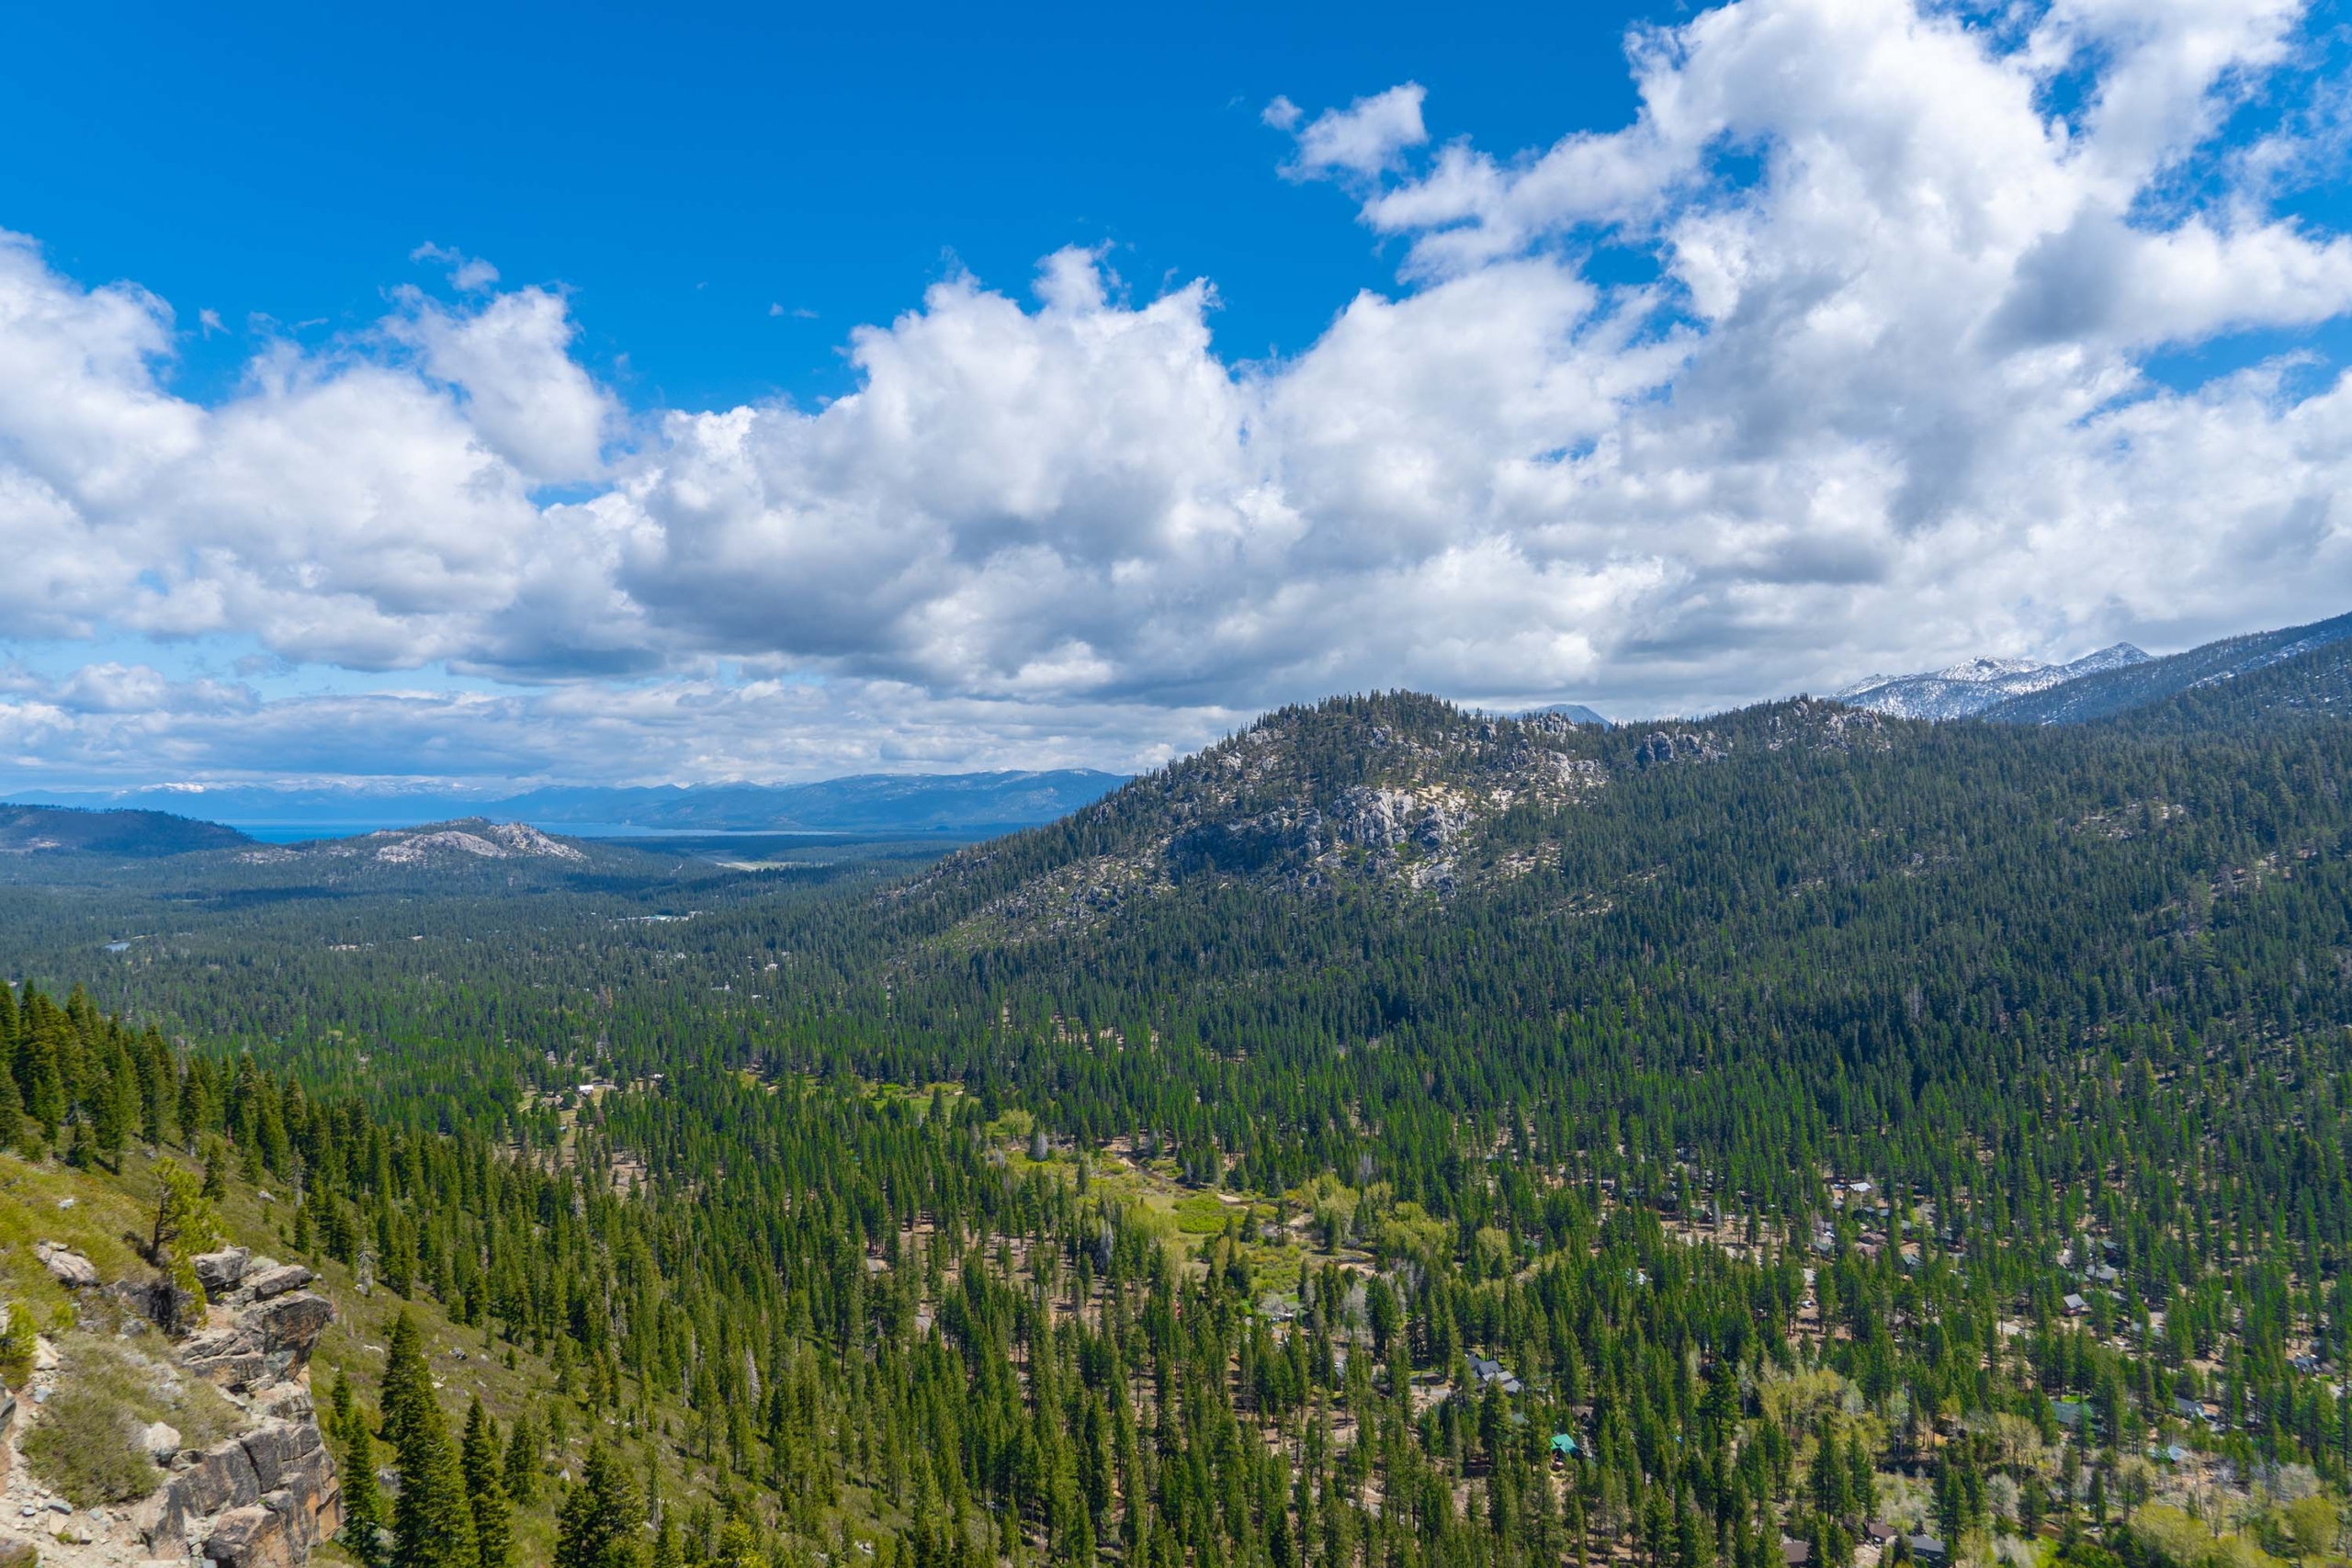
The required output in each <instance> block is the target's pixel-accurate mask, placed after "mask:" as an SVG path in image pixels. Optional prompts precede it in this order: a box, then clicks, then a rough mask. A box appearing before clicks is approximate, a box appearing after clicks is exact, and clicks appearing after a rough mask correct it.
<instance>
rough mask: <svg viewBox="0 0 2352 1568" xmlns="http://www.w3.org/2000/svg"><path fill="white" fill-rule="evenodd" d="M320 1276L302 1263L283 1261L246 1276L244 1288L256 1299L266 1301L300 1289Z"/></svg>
mask: <svg viewBox="0 0 2352 1568" xmlns="http://www.w3.org/2000/svg"><path fill="white" fill-rule="evenodd" d="M317 1278H318V1276H317V1275H316V1274H313V1273H312V1272H311V1270H310V1269H305V1268H303V1267H302V1266H301V1265H300V1263H281V1264H279V1265H277V1267H276V1268H274V1269H256V1270H254V1271H253V1272H252V1273H249V1274H247V1275H246V1276H245V1281H244V1289H245V1290H247V1291H249V1292H252V1293H253V1298H254V1300H255V1301H257V1302H266V1301H268V1300H270V1299H271V1298H272V1297H275V1296H282V1295H284V1294H286V1292H288V1291H299V1290H300V1289H301V1288H302V1287H303V1286H305V1285H307V1284H309V1283H310V1282H311V1280H315V1279H317Z"/></svg>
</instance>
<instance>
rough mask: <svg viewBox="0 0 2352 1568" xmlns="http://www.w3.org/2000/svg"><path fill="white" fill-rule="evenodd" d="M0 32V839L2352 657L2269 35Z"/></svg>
mask: <svg viewBox="0 0 2352 1568" xmlns="http://www.w3.org/2000/svg"><path fill="white" fill-rule="evenodd" d="M10 34H11V36H10V42H11V48H10V49H9V50H8V51H6V61H5V62H0V539H5V540H6V543H8V544H9V545H10V546H11V547H12V549H13V552H14V557H15V581H14V582H13V584H12V594H11V604H12V611H13V613H12V615H10V617H9V618H8V620H7V622H6V626H5V627H0V789H5V788H10V787H24V786H27V785H31V784H40V785H44V786H47V787H67V786H69V785H74V784H115V783H119V784H130V783H145V782H163V781H202V780H215V781H221V782H230V781H236V782H270V781H286V782H300V783H305V784H311V783H319V782H335V781H341V782H345V783H350V784H356V785H361V786H368V787H374V786H379V785H380V786H393V785H399V784H405V783H413V782H435V781H451V782H464V783H468V784H518V785H521V784H531V783H537V782H575V781H576V782H602V781H612V782H654V781H660V780H674V781H692V780H703V779H722V778H729V779H731V778H758V779H790V778H806V777H815V776H823V775H826V774H832V773H848V772H861V771H874V770H877V769H878V770H924V771H934V770H943V769H958V768H971V767H1005V766H1013V767H1018V766H1035V767H1046V766H1061V765H1091V766H1102V767H1109V768H1118V769H1132V768H1136V767H1140V766H1147V765H1149V764H1150V763H1152V762H1154V761H1158V760H1159V759H1161V758H1164V757H1166V756H1168V755H1170V754H1171V753H1172V752H1174V751H1177V750H1184V749H1187V748H1189V747H1191V746H1193V745H1195V744H1198V743H1199V742H1200V741H1202V740H1204V739H1209V738H1211V737H1214V736H1215V735H1216V734H1220V733H1223V732H1224V731H1226V730H1227V729H1228V728H1231V727H1233V726H1234V725H1236V724H1238V723H1239V722H1242V721H1245V720H1246V719H1247V717H1248V716H1250V715H1251V714H1253V713H1255V712H1257V711H1260V710H1261V709H1262V708H1263V707H1264V706H1266V705H1272V704H1274V703H1279V702H1283V701H1290V700H1296V699H1300V698H1311V697H1314V696H1317V695H1321V694H1327V693H1329V692H1334V691H1341V690H1352V689H1362V688H1365V687H1372V686H1392V685H1408V686H1414V687H1419V688H1424V689H1430V690H1435V691H1439V692H1442V693H1444V694H1448V695H1452V696H1455V697H1459V698H1463V699H1464V700H1470V701H1476V702H1484V703H1489V704H1496V705H1508V704H1519V703H1526V704H1533V703H1539V702H1547V701H1556V700H1564V699H1565V700H1580V701H1586V702H1590V703H1592V704H1594V705H1597V706H1599V707H1600V708H1601V709H1602V710H1603V711H1605V712H1610V713H1611V714H1614V715H1617V716H1644V715H1649V714H1657V713H1666V712H1693V711H1702V710H1705V709H1708V708H1712V707H1719V706H1723V705H1730V704H1734V703H1738V702H1743V701H1749V700H1754V699H1757V698H1760V697H1764V696H1769V695H1773V694H1781V693H1786V692H1791V691H1795V690H1800V689H1810V690H1824V689H1830V688H1834V687H1835V686H1836V685H1838V684H1839V683H1840V682H1844V681H1848V680H1851V679H1854V678H1856V677H1859V676H1860V675H1862V674H1864V673H1866V672H1869V671H1893V670H1905V669H1917V668H1931V667H1935V666H1937V665H1939V664H1942V663H1945V662H1950V661H1952V660H1957V659H1959V658H1962V657H1964V656H1967V655H1971V654H1976V653H1989V654H1996V655H2029V656H2035V657H2042V658H2051V659H2064V658H2070V657H2073V656H2075V655H2077V654H2079V653H2081V652H2084V651H2086V650H2087V649H2091V648H2094V647H2098V646H2101V645H2103V644H2105V643H2108V642H2111V641H2115V640H2118V639H2120V638H2129V639H2131V640H2133V641H2136V642H2139V643H2141V644H2142V645H2143V646H2145V647H2148V648H2150V649H2156V650H2159V651H2161V650H2164V649H2169V648H2176V647H2180V646H2185V645H2187V644H2188V643H2191V642H2195V641H2199V640H2202V639H2204V638H2206V637H2212V636H2217V635H2222V634H2225V633H2228V632H2232V631H2237V630H2244V629H2248V628H2250V627H2253V626H2266V625H2277V624H2282V623H2287V622H2292V621H2296V620H2301V619H2311V618H2317V617H2319V616H2321V615H2327V614H2332V613H2336V612H2340V611H2341V610H2343V609H2344V608H2346V604H2345V601H2346V599H2347V598H2352V515H2347V511H2346V507H2347V503H2346V502H2344V501H2343V500H2342V499H2340V498H2341V497H2343V496H2345V495H2347V494H2352V387H2347V384H2346V380H2345V366H2346V355H2347V352H2348V351H2352V330H2347V323H2352V239H2347V238H2346V231H2347V230H2352V195H2347V192H2352V180H2347V179H2346V177H2345V176H2346V172H2347V171H2346V148H2347V144H2352V86H2347V83H2352V44H2347V34H2352V29H2347V28H2346V27H2345V25H2344V23H2343V20H2342V18H2341V17H2340V16H2339V15H2338V14H2337V13H2336V12H2335V10H2333V9H2329V8H2324V7H2323V8H2315V9H2314V8H2305V7H2302V6H2297V5H2295V4H2292V3H2291V0H2165V3H2163V4H2158V3H2157V0H2049V3H2045V4H2023V5H2018V6H2007V7H2004V8H2001V9H1999V10H1997V11H1996V10H1992V9H1987V8H1973V7H1959V8H1952V7H1942V6H1918V5H1916V4H1914V3H1913V0H1736V3H1735V4H1730V5H1725V6H1716V7H1712V8H1709V7H1697V8H1693V7H1689V6H1673V7H1659V8H1656V9H1652V10H1646V11H1640V10H1636V11H1627V10H1600V9H1596V8H1578V7H1546V8H1533V7H1512V6H1456V7H1450V8H1448V9H1447V10H1446V11H1445V12H1444V13H1443V14H1442V15H1439V16H1433V15H1431V14H1430V13H1429V12H1428V11H1427V9H1426V8H1420V9H1417V10H1414V11H1407V10H1404V9H1403V8H1379V7H1369V8H1367V7H1351V8H1347V9H1345V10H1330V9H1309V8H1295V9H1292V10H1288V11H1285V12H1283V13H1282V14H1279V15H1271V16H1270V15H1268V14H1267V13H1266V12H1265V11H1264V10H1263V9H1262V8H1254V7H1253V8H1250V9H1248V10H1244V9H1242V8H1239V7H1227V8H1222V9H1202V10H1195V11H1193V12H1189V13H1187V14H1185V15H1184V16H1183V17H1181V18H1171V17H1166V16H1159V15H1149V14H1142V13H1127V12H1106V11H1103V10H1101V9H1099V8H1096V9H1089V10H1083V11H1081V10H1077V9H1074V8H1073V9H1069V10H1065V11H1061V12H1058V13H1057V12H1047V11H1041V10H1031V11H1028V12H1024V13H1023V15H1022V16H1021V17H1019V18H1018V19H1017V21H1015V22H1013V23H1012V24H1007V23H1005V22H1004V21H1002V20H1001V19H1000V18H998V17H991V16H989V15H985V14H981V13H975V12H973V11H971V10H969V9H968V8H962V9H955V10H948V9H941V10H937V11H921V10H910V11H904V12H898V13H891V14H884V13H882V12H879V11H876V10H872V9H870V8H869V9H865V10H851V11H846V12H837V13H832V14H826V15H812V16H809V17H774V16H768V15H764V14H756V15H752V14H747V15H734V14H729V13H726V12H720V11H710V12H705V13H703V14H701V15H699V16H696V17H668V16H663V17H653V16H650V15H649V14H646V13H644V12H642V11H641V10H630V11H623V10H618V9H602V8H581V7H569V8H555V7H547V8H527V9H526V8H518V7H499V6H471V7H468V8H465V9H458V8H455V7H450V8H444V9H433V8H408V9H404V10H402V11H401V13H399V15H398V16H397V17H382V16H375V17H362V16H358V15H356V14H352V15H345V14H336V13H332V12H326V13H322V12H320V11H318V10H316V9H315V8H301V9H298V8H294V7H281V8H277V9H274V10H273V9H263V8H243V9H241V10H240V11H239V13H238V14H237V16H236V17H234V18H233V19H228V20H224V19H222V18H221V17H218V16H208V15H201V14H197V13H191V12H188V11H187V9H186V8H170V9H166V8H162V7H153V8H151V7H107V6H92V7H83V8H78V9H68V8H58V7H51V8H47V9H45V10H39V11H33V12H28V13H25V14H23V15H20V16H17V17H12V18H11V23H10Z"/></svg>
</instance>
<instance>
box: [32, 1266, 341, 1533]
mask: <svg viewBox="0 0 2352 1568" xmlns="http://www.w3.org/2000/svg"><path fill="white" fill-rule="evenodd" d="M59 1259H68V1260H70V1261H69V1262H67V1263H66V1265H65V1268H66V1269H67V1270H68V1271H70V1272H72V1273H74V1275H75V1276H76V1277H77V1288H79V1284H86V1285H88V1286H92V1287H95V1286H96V1285H97V1284H98V1283H99V1280H98V1279H97V1274H96V1269H95V1268H91V1267H90V1265H89V1260H88V1259H87V1258H82V1257H81V1256H80V1255H79V1254H78V1253H71V1252H67V1251H66V1250H65V1249H62V1248H54V1249H47V1248H45V1249H43V1250H42V1252H41V1260H42V1262H43V1264H44V1265H45V1266H47V1267H48V1268H49V1269H50V1271H51V1273H52V1274H55V1275H56V1276H57V1277H58V1278H59V1279H61V1280H64V1279H66V1278H67V1274H66V1272H61V1271H60V1264H59ZM192 1261H193V1264H194V1266H195V1269H196V1273H197V1278H198V1280H199V1281H200V1282H201V1283H202V1284H203V1286H204V1290H205V1294H206V1295H207V1296H208V1297H209V1299H210V1301H211V1303H212V1306H211V1309H210V1311H209V1314H205V1316H206V1318H207V1319H208V1321H206V1322H204V1323H203V1325H202V1326H200V1327H199V1328H198V1330H197V1332H195V1333H192V1334H189V1335H188V1336H187V1337H185V1338H183V1339H181V1340H180V1341H179V1342H178V1343H177V1344H176V1345H175V1346H173V1347H172V1348H171V1351H170V1356H171V1359H172V1360H173V1361H175V1362H176V1363H177V1371H182V1372H187V1373H191V1374H194V1375H196V1376H198V1377H202V1378H204V1379H206V1380H208V1381H209V1382H213V1383H215V1384H216V1385H218V1386H219V1387H220V1390H221V1391H222V1393H224V1394H225V1395H226V1396H227V1397H228V1399H229V1401H230V1403H231V1404H233V1405H235V1406H237V1408H238V1409H239V1410H240V1411H242V1412H243V1426H242V1429H241V1430H239V1431H237V1432H236V1433H234V1434H233V1435H232V1436H230V1437H228V1438H222V1439H221V1440H220V1441H219V1442H216V1443H214V1444H212V1445H211V1446H210V1447H209V1448H207V1449H205V1450H201V1451H197V1450H185V1449H182V1448H181V1447H180V1446H179V1445H180V1435H179V1433H177V1432H176V1431H174V1430H173V1429H172V1428H171V1427H169V1426H166V1425H164V1424H163V1423H161V1422H158V1423H155V1424H153V1425H152V1426H149V1427H144V1428H141V1429H140V1430H138V1431H137V1432H136V1433H135V1434H129V1435H127V1437H128V1438H135V1441H136V1444H137V1446H138V1447H139V1448H140V1450H141V1451H142V1452H143V1453H145V1454H147V1455H148V1456H149V1457H150V1458H152V1459H153V1460H154V1461H155V1462H156V1463H157V1464H158V1465H159V1466H160V1467H161V1468H162V1470H163V1471H164V1478H163V1481H162V1483H161V1484H160V1485H159V1486H158V1487H157V1488H156V1489H155V1491H153V1493H150V1494H149V1495H147V1496H146V1497H144V1498H142V1499H141V1500H140V1501H139V1502H137V1503H134V1504H131V1505H130V1506H127V1507H119V1508H107V1509H93V1510H90V1511H89V1512H87V1513H76V1512H75V1511H74V1508H73V1506H72V1505H71V1504H69V1503H67V1502H66V1501H65V1500H64V1499H62V1498H58V1497H54V1496H51V1495H50V1494H48V1492H47V1491H46V1489H45V1488H42V1487H41V1486H40V1483H38V1482H37V1481H35V1480H34V1479H33V1478H32V1477H31V1475H30V1474H29V1472H28V1471H27V1470H26V1469H25V1467H24V1466H23V1465H22V1464H21V1463H18V1462H17V1461H18V1458H19V1448H20V1443H21V1440H22V1438H23V1436H24V1433H25V1432H26V1431H27V1430H28V1429H29V1427H30V1426H31V1425H32V1424H34V1423H37V1422H38V1421H40V1419H41V1418H42V1417H41V1413H40V1407H39V1401H38V1400H35V1401H34V1402H32V1403H30V1404H27V1405H25V1406H23V1407H19V1406H18V1405H17V1404H16V1402H15V1400H14V1398H13V1397H12V1396H10V1395H7V1394H6V1393H5V1392H0V1485H5V1487H6V1493H7V1500H8V1502H9V1503H10V1504H11V1505H12V1506H10V1507H9V1508H8V1509H7V1510H6V1513H7V1514H8V1516H9V1517H7V1518H6V1520H5V1521H4V1522H5V1524H6V1526H10V1527H14V1526H17V1525H18V1524H19V1523H20V1522H21V1521H20V1520H19V1519H18V1518H17V1517H16V1516H18V1515H20V1514H21V1515H22V1517H23V1519H24V1520H32V1519H39V1520H40V1526H39V1529H38V1532H37V1533H38V1535H39V1538H40V1561H41V1562H43V1563H44V1564H47V1565H48V1568H100V1565H101V1564H104V1565H107V1568H116V1565H119V1564H124V1563H130V1562H172V1563H194V1562H210V1563H213V1564H216V1565H217V1568H302V1565H303V1564H305V1563H307V1562H309V1561H310V1559H311V1548H312V1547H314V1546H316V1545H317V1544H318V1543H319V1542H320V1541H322V1540H326V1539H328V1538H330V1537H331V1536H333V1535H334V1532H335V1531H336V1530H337V1529H340V1528H341V1527H342V1524H343V1492H342V1487H341V1485H340V1483H338V1481H337V1478H336V1475H335V1465H334V1454H333V1452H332V1450H330V1449H329V1448H328V1447H327V1445H326V1443H325V1441H324V1439H323V1438H322V1437H321V1435H320V1432H319V1427H318V1422H317V1419H316V1416H315V1410H314V1406H313V1404H312V1402H311V1390H310V1360H311V1350H312V1349H313V1348H315V1347H316V1346H317V1344H318V1342H319V1336H320V1335H321V1334H322V1333H323V1332H324V1331H325V1329H326V1326H327V1325H328V1324H330V1323H332V1322H334V1303H331V1302H329V1301H328V1300H327V1299H326V1298H325V1297H324V1296H322V1295H319V1294H317V1293H315V1292H311V1291H309V1290H306V1289H304V1288H303V1287H305V1286H307V1285H308V1284H310V1283H311V1280H312V1278H313V1276H312V1274H311V1270H310V1269H305V1268H303V1267H301V1266H300V1265H299V1264H283V1265H281V1264H278V1263H276V1262H273V1261H272V1260H270V1259H267V1258H254V1256H253V1255H252V1254H251V1253H249V1252H247V1251H246V1250H245V1249H244V1248H243V1247H231V1248H226V1249H223V1250H222V1251H220V1252H214V1253H207V1254H205V1255H204V1256H202V1257H200V1258H195V1259H193V1260H192ZM75 1263H78V1264H80V1265H82V1266H83V1268H85V1269H89V1277H88V1279H87V1280H86V1281H80V1280H78V1276H79V1275H80V1272H81V1270H80V1269H74V1268H73V1264H75ZM152 1302H153V1286H152V1285H151V1284H148V1283H143V1282H140V1281H118V1282H117V1283H116V1285H115V1286H113V1287H111V1288H110V1289H109V1291H108V1292H107V1296H106V1304H107V1307H108V1308H110V1309H112V1310H115V1311H118V1312H119V1313H121V1314H123V1316H124V1321H125V1323H126V1325H128V1326H126V1328H125V1330H124V1332H125V1333H126V1334H130V1333H132V1332H133V1331H134V1330H136V1331H139V1332H149V1331H152V1329H153V1328H154V1327H158V1326H164V1325H167V1324H168V1323H169V1322H172V1321H176V1320H175V1319H172V1318H167V1317H164V1316H160V1315H154V1316H153V1321H152V1322H149V1321H141V1319H140V1318H139V1314H141V1312H142V1310H144V1309H145V1308H146V1306H148V1305H149V1304H150V1303H152ZM190 1304H191V1305H192V1303H190ZM151 1315H152V1314H151ZM188 1315H190V1316H194V1315H196V1314H192V1313H191V1314H188ZM150 1343H151V1344H152V1343H153V1340H151V1341H150ZM49 1365H50V1367H51V1371H54V1369H55V1366H56V1358H55V1357H54V1355H51V1357H50V1358H49ZM164 1370H165V1371H167V1372H168V1371H169V1370H168V1369H164ZM45 1375H47V1374H41V1373H37V1374H36V1376H37V1378H39V1377H41V1376H45ZM44 1386H45V1385H44ZM39 1392H40V1391H39V1390H37V1391H36V1393H39ZM26 1528H27V1529H30V1528H31V1527H29V1526H27V1527H26ZM12 1544H15V1538H14V1537H13V1536H11V1535H7V1534H0V1568H6V1563H7V1558H6V1551H7V1549H8V1548H9V1547H10V1546H11V1545H12Z"/></svg>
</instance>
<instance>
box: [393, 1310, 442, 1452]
mask: <svg viewBox="0 0 2352 1568" xmlns="http://www.w3.org/2000/svg"><path fill="white" fill-rule="evenodd" d="M381 1397H382V1399H383V1402H384V1440H385V1441H386V1442H389V1443H390V1444H391V1445H392V1448H393V1450H394V1451H395V1452H397V1453H405V1452H406V1451H407V1448H408V1440H409V1439H408V1434H409V1431H410V1429H411V1427H413V1425H414V1423H415V1421H416V1418H417V1416H418V1413H419V1412H420V1411H421V1410H422V1409H423V1408H424V1406H427V1405H430V1404H432V1403H433V1374H432V1371H431V1369H429V1368H428V1367H427V1366H426V1365H425V1362H424V1337H423V1336H422V1335H421V1334H420V1333H419V1332H418V1331H417V1326H416V1320H415V1319H414V1318H413V1317H411V1316H410V1315H409V1311H408V1309H407V1308H406V1307H402V1308H401V1312H400V1315H399V1316H398V1317H395V1318H394V1319H392V1331H391V1334H390V1337H389V1339H388V1340H387V1342H386V1346H385V1350H384V1382H383V1387H382V1391H381Z"/></svg>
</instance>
